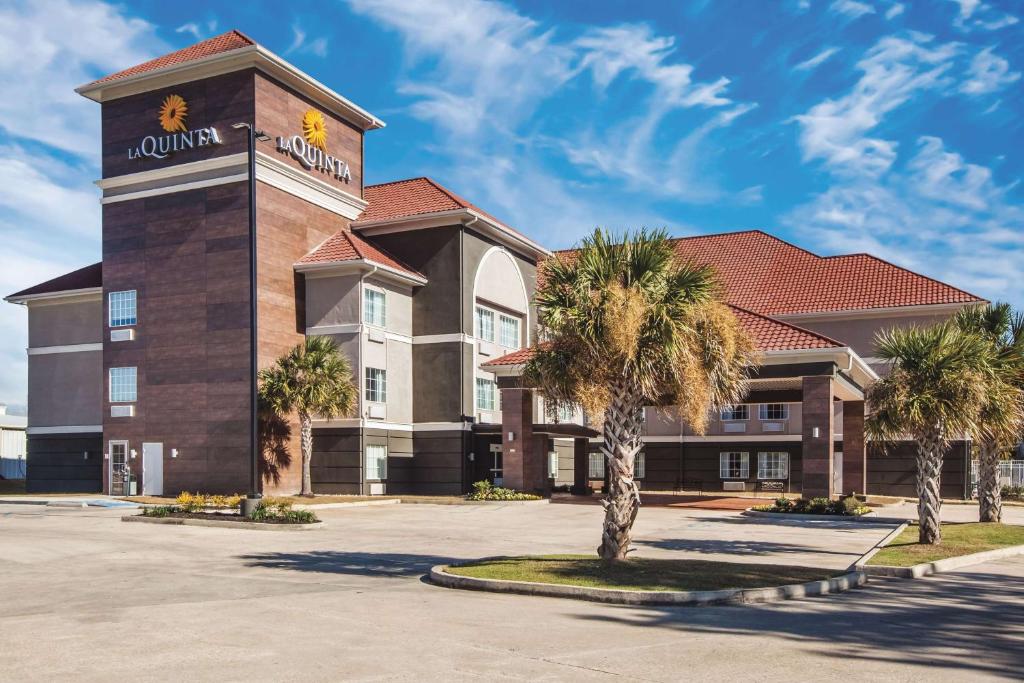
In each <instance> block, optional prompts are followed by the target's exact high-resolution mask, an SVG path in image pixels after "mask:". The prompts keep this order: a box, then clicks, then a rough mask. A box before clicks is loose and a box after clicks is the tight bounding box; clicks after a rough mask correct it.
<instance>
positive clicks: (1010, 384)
mask: <svg viewBox="0 0 1024 683" xmlns="http://www.w3.org/2000/svg"><path fill="white" fill-rule="evenodd" d="M956 324H957V325H958V326H960V328H961V329H963V330H965V331H967V332H973V333H975V334H979V335H981V336H983V337H985V338H986V339H988V340H989V342H990V344H991V346H992V348H991V354H992V364H993V371H994V372H993V375H992V377H991V378H990V383H989V386H988V387H987V391H986V398H985V401H984V403H983V404H982V410H981V428H982V431H981V433H979V434H978V435H977V443H978V519H979V520H980V521H982V522H999V521H1001V520H1002V507H1003V505H1002V497H1001V494H1000V489H1001V486H1000V483H999V462H1000V460H1001V459H1002V458H1003V456H1005V455H1006V454H1007V453H1008V452H1009V451H1010V449H1011V448H1012V447H1013V445H1014V444H1015V443H1017V441H1018V440H1019V439H1020V437H1021V432H1022V429H1024V316H1022V315H1020V314H1016V315H1015V314H1014V312H1013V309H1012V308H1011V307H1010V305H1009V304H1006V303H996V304H992V305H989V306H976V307H972V308H965V309H963V310H961V311H960V312H959V313H958V314H957V316H956Z"/></svg>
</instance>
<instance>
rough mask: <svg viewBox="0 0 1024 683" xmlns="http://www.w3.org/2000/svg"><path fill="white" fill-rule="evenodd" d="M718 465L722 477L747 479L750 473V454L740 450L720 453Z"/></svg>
mask: <svg viewBox="0 0 1024 683" xmlns="http://www.w3.org/2000/svg"><path fill="white" fill-rule="evenodd" d="M718 467H719V473H720V474H721V477H722V479H746V478H747V477H748V476H749V475H750V459H749V455H748V454H747V453H741V452H739V451H728V452H726V453H719V455H718Z"/></svg>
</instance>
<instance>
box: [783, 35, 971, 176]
mask: <svg viewBox="0 0 1024 683" xmlns="http://www.w3.org/2000/svg"><path fill="white" fill-rule="evenodd" d="M958 53H959V47H958V46H957V45H955V44H948V43H947V44H935V43H934V42H933V41H932V39H931V38H930V37H928V36H924V35H921V34H910V35H909V36H908V37H897V36H887V37H885V38H883V39H881V40H880V41H878V43H877V44H876V45H875V46H874V47H873V48H871V49H870V50H869V51H868V52H867V54H866V55H865V57H864V58H863V59H862V60H860V61H859V62H858V63H857V68H858V69H859V70H860V71H861V72H863V73H862V75H861V77H860V79H859V80H858V81H857V83H856V85H854V87H853V89H852V90H851V91H850V92H849V93H847V94H846V95H844V96H842V97H840V98H838V99H829V100H825V101H823V102H821V103H819V104H817V105H815V106H814V107H812V108H811V109H810V110H809V111H808V112H807V113H806V114H802V115H799V116H797V117H795V119H796V121H798V122H799V124H800V128H801V131H800V146H801V149H802V151H803V157H804V159H805V160H808V161H809V160H815V159H820V160H822V161H824V162H825V163H826V164H827V165H828V166H829V167H830V168H831V169H832V170H833V172H839V171H846V172H850V173H855V174H861V173H869V174H875V175H877V174H880V173H883V172H885V171H886V170H888V168H889V167H890V166H891V165H892V162H893V160H894V159H895V158H896V142H895V141H893V140H885V139H882V138H874V137H869V136H868V133H869V132H870V131H871V130H872V129H874V128H875V127H876V126H877V125H878V124H879V123H880V122H881V120H882V118H883V117H884V116H885V115H886V114H887V113H889V112H890V111H892V110H894V109H896V108H897V107H900V106H902V105H903V104H904V103H906V102H907V100H909V99H910V98H911V97H912V96H913V95H914V94H915V93H917V92H918V91H921V90H927V89H931V88H939V87H943V86H946V85H948V84H949V82H950V81H949V79H947V78H946V77H945V74H946V73H947V71H948V70H949V69H950V67H951V66H952V65H953V59H954V57H955V56H956V55H957V54H958Z"/></svg>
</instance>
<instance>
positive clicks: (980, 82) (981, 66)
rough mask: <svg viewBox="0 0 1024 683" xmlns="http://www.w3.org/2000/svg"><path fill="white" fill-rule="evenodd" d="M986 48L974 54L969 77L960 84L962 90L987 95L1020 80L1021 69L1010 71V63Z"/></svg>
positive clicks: (970, 93) (969, 93)
mask: <svg viewBox="0 0 1024 683" xmlns="http://www.w3.org/2000/svg"><path fill="white" fill-rule="evenodd" d="M993 49H994V48H991V47H989V48H986V49H984V50H982V51H981V52H979V53H978V54H976V55H974V58H973V59H971V66H970V70H969V72H968V74H969V78H968V79H967V80H966V81H964V82H963V83H962V84H961V85H960V92H963V93H966V94H968V95H985V94H988V93H993V92H996V91H997V90H1002V89H1003V88H1005V87H1006V86H1008V85H1010V84H1011V83H1016V82H1017V81H1018V80H1020V72H1019V71H1010V63H1009V62H1008V61H1006V60H1005V59H1003V58H1002V57H1000V56H999V55H997V54H995V53H994V52H993Z"/></svg>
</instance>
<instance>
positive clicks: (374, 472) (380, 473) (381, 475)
mask: <svg viewBox="0 0 1024 683" xmlns="http://www.w3.org/2000/svg"><path fill="white" fill-rule="evenodd" d="M371 452H372V453H373V454H372V455H371ZM371 465H372V466H371ZM363 466H364V467H365V469H366V480H367V481H384V480H385V479H387V478H388V447H387V446H385V445H384V444H377V443H368V444H366V449H365V452H364V453H363Z"/></svg>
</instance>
